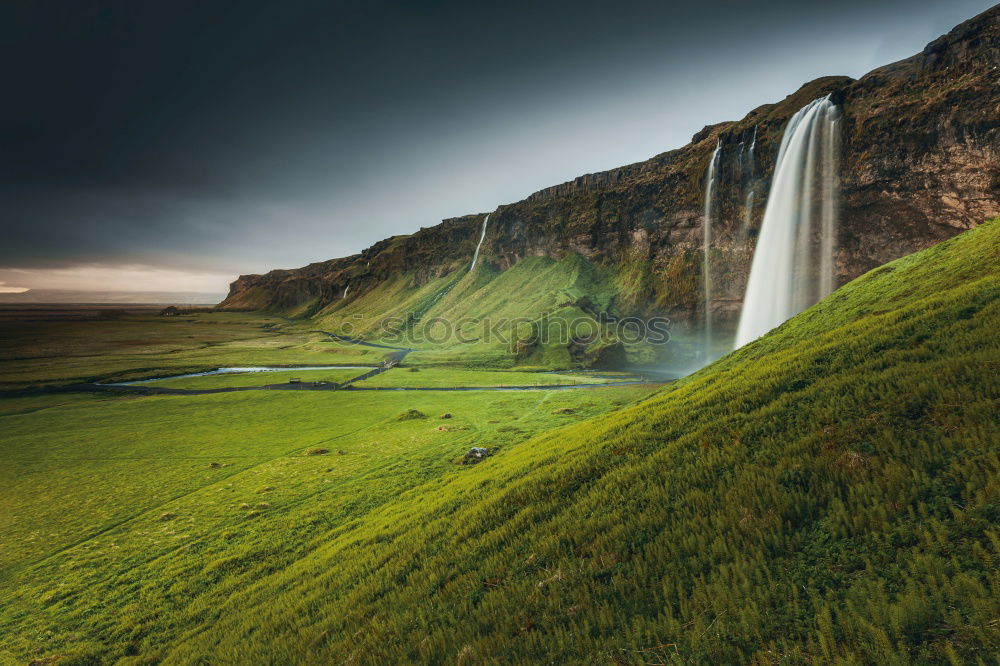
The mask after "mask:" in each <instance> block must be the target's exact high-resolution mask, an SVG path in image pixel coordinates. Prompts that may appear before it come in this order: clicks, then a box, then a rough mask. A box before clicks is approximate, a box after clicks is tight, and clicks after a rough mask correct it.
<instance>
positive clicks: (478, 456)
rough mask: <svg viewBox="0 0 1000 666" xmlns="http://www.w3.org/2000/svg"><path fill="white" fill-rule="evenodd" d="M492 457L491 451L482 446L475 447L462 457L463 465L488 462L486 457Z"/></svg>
mask: <svg viewBox="0 0 1000 666" xmlns="http://www.w3.org/2000/svg"><path fill="white" fill-rule="evenodd" d="M488 455H490V451H489V449H484V448H483V447H481V446H473V447H472V448H471V449H469V450H468V451H466V452H465V455H464V456H462V464H463V465H475V464H476V463H480V462H482V461H484V460H486V457H487V456H488Z"/></svg>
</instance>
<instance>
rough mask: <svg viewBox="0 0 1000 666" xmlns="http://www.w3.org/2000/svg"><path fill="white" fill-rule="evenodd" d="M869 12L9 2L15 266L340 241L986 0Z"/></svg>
mask: <svg viewBox="0 0 1000 666" xmlns="http://www.w3.org/2000/svg"><path fill="white" fill-rule="evenodd" d="M870 5H871V3H869V2H862V1H860V0H848V1H846V2H840V3H827V4H826V5H820V6H819V7H817V6H815V5H813V4H811V3H800V2H760V3H744V2H721V1H707V2H698V3H676V2H674V3H671V2H614V3H611V2H590V1H587V0H577V1H572V2H570V1H560V2H523V3H519V2H507V3H473V2H450V1H439V2H401V1H399V2H391V1H389V0H385V1H382V2H377V1H372V2H362V1H361V0H357V1H355V2H349V1H339V2H316V1H302V0H300V1H282V2H279V1H272V2H261V1H253V0H244V1H242V2H221V1H219V2H212V1H205V0H200V1H198V2H194V1H189V0H171V1H169V2H166V1H160V0H145V1H137V0H122V1H120V2H109V1H90V2H88V1H86V0H77V1H75V2H62V1H60V0H33V1H30V2H29V1H25V0H17V1H15V2H7V3H4V5H3V7H2V8H0V31H2V33H0V34H2V35H3V44H4V51H5V53H4V60H5V62H6V63H7V65H8V66H7V76H6V77H5V78H6V81H5V83H6V93H7V94H6V95H5V100H6V101H5V103H4V104H3V105H0V127H2V133H3V137H4V144H3V148H2V150H0V196H2V200H0V216H2V217H0V220H2V224H3V242H2V243H0V269H3V268H8V267H14V266H19V267H36V268H37V267H43V266H56V265H59V266H67V265H73V264H75V263H88V262H103V263H112V264H113V263H115V262H131V263H144V264H151V265H152V264H164V265H170V266H172V267H181V268H183V267H191V268H192V269H194V268H197V267H204V266H209V265H212V266H215V267H217V268H220V267H221V269H224V270H226V271H229V270H232V271H237V270H242V271H248V270H260V269H262V268H265V267H273V266H277V265H300V264H303V263H306V262H308V261H313V260H318V259H325V258H330V257H333V256H339V255H343V254H347V253H350V252H354V251H357V250H359V249H361V247H363V246H364V245H367V244H369V243H371V242H373V241H375V240H377V239H379V238H381V237H384V236H387V235H390V234H393V233H406V232H409V231H412V230H415V229H417V228H418V227H420V226H426V225H430V224H434V223H436V222H437V221H438V220H439V219H440V218H441V217H445V216H450V215H459V214H464V213H469V212H475V211H487V210H491V209H493V208H494V207H495V206H496V205H497V204H500V203H504V202H508V201H512V200H516V199H518V198H521V197H523V196H525V195H526V194H528V193H530V192H531V191H532V190H534V189H538V188H540V187H543V186H546V185H549V184H553V183H555V182H559V181H562V180H566V179H569V178H572V177H573V176H575V175H578V174H579V173H583V172H586V171H593V170H597V169H601V168H609V167H612V166H615V165H617V164H620V163H626V162H630V161H635V160H639V159H643V158H645V157H648V156H650V155H653V154H655V153H658V152H661V151H663V150H666V149H669V148H673V147H676V146H677V145H680V144H682V143H683V142H684V141H685V140H686V139H687V138H688V137H689V136H690V134H691V133H692V132H693V131H695V130H697V129H698V128H700V127H701V126H702V125H704V124H706V123H709V122H718V121H720V120H723V119H726V118H734V117H738V116H740V115H742V114H743V113H744V112H746V111H747V110H749V109H750V108H752V107H753V106H756V105H758V104H760V103H763V102H766V101H772V100H774V99H778V98H780V97H782V96H783V95H784V94H787V93H788V92H791V91H792V90H793V89H794V88H796V87H797V86H798V85H800V84H801V83H803V82H804V81H805V80H807V78H811V77H814V76H819V75H822V74H841V73H846V74H851V75H859V74H861V73H863V72H864V71H865V69H867V68H869V67H873V66H876V65H878V64H882V63H883V62H885V61H887V60H890V59H893V58H898V57H903V56H906V55H909V54H910V53H913V52H916V51H917V50H919V49H920V48H921V47H922V46H923V44H924V42H926V41H927V40H929V39H931V38H933V37H934V36H936V35H937V34H939V33H941V32H944V31H945V30H947V29H948V28H950V27H951V25H953V24H955V23H957V22H960V21H961V20H963V19H965V18H968V17H970V16H972V15H973V14H975V13H977V12H978V11H981V10H983V9H985V8H986V7H987V6H988V5H989V3H988V2H981V1H977V0H959V1H956V2H950V3H939V2H926V3H915V2H912V1H911V2H903V1H900V0H891V1H889V2H883V3H880V4H879V5H878V6H877V7H871V6H870ZM0 279H4V276H3V275H0ZM8 281H9V280H8Z"/></svg>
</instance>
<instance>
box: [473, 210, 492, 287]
mask: <svg viewBox="0 0 1000 666" xmlns="http://www.w3.org/2000/svg"><path fill="white" fill-rule="evenodd" d="M490 215H492V213H486V217H485V218H484V219H483V231H482V233H480V234H479V242H478V243H477V244H476V251H475V253H474V254H473V255H472V265H471V266H469V272H470V273H471V272H472V269H473V268H475V267H476V261H477V260H478V259H479V248H481V247H482V246H483V239H484V238H486V223H487V222H489V221H490Z"/></svg>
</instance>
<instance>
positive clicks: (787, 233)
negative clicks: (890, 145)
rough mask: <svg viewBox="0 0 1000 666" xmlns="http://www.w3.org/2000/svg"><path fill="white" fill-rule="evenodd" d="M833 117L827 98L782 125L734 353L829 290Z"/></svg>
mask: <svg viewBox="0 0 1000 666" xmlns="http://www.w3.org/2000/svg"><path fill="white" fill-rule="evenodd" d="M839 147H840V111H839V110H838V109H837V107H836V105H834V104H833V102H831V101H830V98H829V96H827V97H824V98H821V99H817V100H814V101H812V102H810V103H809V104H807V105H806V106H805V107H803V108H802V109H800V110H799V111H798V112H797V113H796V114H795V115H794V116H792V118H791V119H790V120H789V121H788V126H787V127H786V128H785V134H784V136H783V137H782V139H781V148H780V149H779V150H778V160H777V162H776V163H775V167H774V177H773V179H772V181H771V192H770V195H769V196H768V198H767V208H766V209H765V211H764V220H763V222H762V223H761V229H760V236H759V238H758V240H757V247H756V249H755V250H754V255H753V263H752V265H751V268H750V279H749V281H748V283H747V290H746V296H745V297H744V298H743V311H742V313H741V315H740V324H739V328H738V330H737V333H736V347H742V346H743V345H745V344H747V343H748V342H751V341H753V340H756V339H757V338H759V337H760V336H762V335H764V334H765V333H767V332H768V331H770V330H771V329H773V328H775V327H776V326H779V325H780V324H781V323H782V322H784V321H786V320H787V319H789V318H791V317H792V316H794V315H796V314H798V313H799V312H801V311H802V310H805V309H806V308H807V307H809V306H810V305H812V304H813V303H816V302H817V301H819V300H820V299H822V298H823V297H824V296H826V295H827V294H829V293H830V292H831V291H833V288H834V263H833V262H834V253H835V252H836V237H837V212H838V211H837V209H838V206H837V201H838V199H839V196H840V192H839V189H840V188H839V182H838V154H839Z"/></svg>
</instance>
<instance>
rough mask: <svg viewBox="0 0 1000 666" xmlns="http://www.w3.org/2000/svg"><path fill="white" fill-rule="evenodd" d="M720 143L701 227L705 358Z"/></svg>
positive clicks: (708, 348) (709, 336) (707, 178)
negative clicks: (713, 219) (713, 218)
mask: <svg viewBox="0 0 1000 666" xmlns="http://www.w3.org/2000/svg"><path fill="white" fill-rule="evenodd" d="M721 148H722V144H721V143H716V144H715V152H713V153H712V159H711V160H710V161H709V163H708V172H707V173H706V174H705V221H704V224H703V228H702V232H703V233H702V244H703V252H702V283H703V285H704V289H705V331H704V334H705V341H704V346H703V349H702V353H703V358H705V359H706V360H707V359H709V358H710V357H711V353H712V265H711V257H710V255H709V251H710V250H711V247H712V214H713V213H714V212H715V189H716V179H717V178H718V172H719V151H720V149H721Z"/></svg>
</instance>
